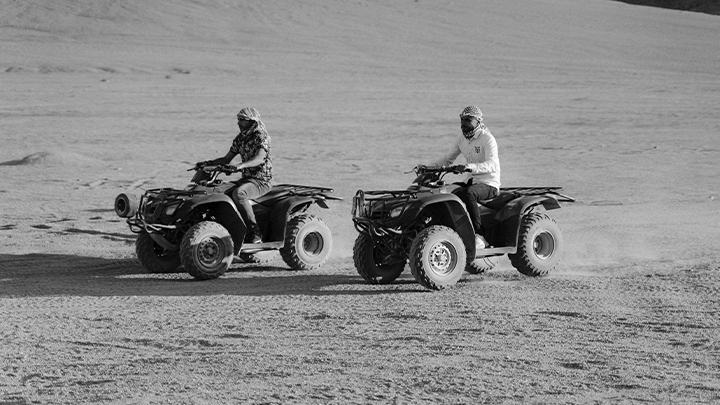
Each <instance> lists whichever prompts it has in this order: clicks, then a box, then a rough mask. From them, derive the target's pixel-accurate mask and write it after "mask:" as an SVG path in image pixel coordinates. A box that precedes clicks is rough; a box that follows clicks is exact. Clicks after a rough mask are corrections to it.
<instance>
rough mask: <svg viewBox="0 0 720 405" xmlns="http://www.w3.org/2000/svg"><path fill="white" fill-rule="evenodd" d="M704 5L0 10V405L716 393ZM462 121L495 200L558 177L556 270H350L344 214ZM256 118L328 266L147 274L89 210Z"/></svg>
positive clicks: (98, 211)
mask: <svg viewBox="0 0 720 405" xmlns="http://www.w3.org/2000/svg"><path fill="white" fill-rule="evenodd" d="M718 18H719V17H717V16H714V15H710V14H702V13H689V12H678V11H676V10H668V9H662V8H650V7H637V6H634V5H629V4H626V3H623V2H618V1H610V0H583V1H568V0H542V1H536V0H528V1H499V0H487V1H471V0H463V1H453V2H438V1H427V0H407V1H393V2H382V1H376V0H373V1H370V0H360V1H353V2H345V1H330V2H328V1H325V0H308V1H302V2H286V1H278V0H264V1H244V2H237V1H231V0H194V1H192V0H178V1H173V2H169V1H157V2H155V1H153V2H147V1H138V0H131V1H124V2H117V1H111V0H99V1H90V0H78V1H69V0H67V1H64V0H63V1H53V2H47V1H41V0H24V1H15V0H2V1H0V55H2V57H1V58H0V88H1V89H2V103H0V119H1V120H2V126H0V140H1V141H2V142H1V143H0V177H1V178H2V179H3V180H2V184H3V185H2V187H0V269H1V270H0V316H1V317H2V319H3V320H4V322H5V326H6V327H3V328H2V333H3V334H2V336H3V338H4V340H3V341H4V344H3V345H2V349H1V350H0V359H1V360H2V363H3V364H4V365H5V368H4V369H3V370H4V371H3V372H2V373H0V387H1V388H2V389H0V402H3V403H30V402H37V403H64V402H69V401H72V402H73V403H117V404H120V403H158V402H162V401H170V402H173V403H188V404H190V403H193V404H200V403H221V402H223V401H228V402H234V403H242V402H247V403H261V402H262V403H307V402H314V403H325V402H328V403H388V402H396V403H443V402H446V403H477V402H487V403H528V402H538V403H558V402H564V403H568V402H570V403H581V402H639V401H644V402H653V403H662V402H665V403H700V402H713V401H717V399H718V378H717V376H718V368H717V364H720V358H719V357H720V355H719V354H718V350H717V344H716V338H715V337H716V336H717V332H718V325H717V319H716V318H717V316H716V315H717V312H718V305H717V299H715V298H714V297H716V296H717V293H718V280H717V269H718V266H717V263H718V260H719V259H718V250H717V240H718V239H719V238H720V219H719V218H720V217H719V216H718V212H719V210H718V202H719V201H720V182H718V179H717V162H718V157H719V156H720V142H719V141H718V133H720V117H719V116H718V114H717V106H718V105H720V76H719V73H718V66H720V41H718V40H717V38H718V37H719V34H720V28H719V27H720V25H718V21H719V20H718ZM468 104H477V105H479V106H481V108H482V110H483V112H484V114H485V118H486V123H487V125H488V126H489V127H490V129H491V130H492V132H493V133H494V134H495V136H496V137H497V139H498V143H499V145H500V156H501V162H502V168H503V172H502V176H503V177H502V182H503V186H506V187H509V186H562V187H564V189H565V192H566V193H567V194H569V195H571V196H573V197H575V198H577V202H576V203H574V204H565V205H564V206H563V208H562V209H561V210H557V211H553V212H552V216H553V217H554V218H556V219H557V221H558V223H559V224H560V227H561V228H562V230H563V233H564V235H565V240H566V251H565V255H564V258H563V261H562V262H561V265H560V267H559V269H558V271H557V272H556V273H555V274H554V275H552V276H550V277H548V278H541V279H530V278H525V277H521V276H520V275H519V274H518V273H517V272H516V271H515V270H514V269H512V268H511V267H510V265H509V263H508V262H507V260H506V259H503V261H501V263H500V266H499V268H498V269H497V270H496V271H492V272H489V273H488V274H486V275H480V276H471V275H466V277H464V278H463V280H462V282H461V283H459V284H458V286H457V288H454V289H451V290H447V291H444V292H440V293H436V294H425V293H424V292H423V290H422V289H420V288H419V287H418V286H417V284H416V283H415V282H414V280H413V279H412V277H411V276H410V275H409V274H405V275H404V276H403V277H401V279H400V280H399V281H398V282H397V283H395V284H392V285H387V286H371V285H366V284H364V283H363V282H362V280H361V279H360V277H359V276H358V275H357V272H356V271H355V269H354V267H353V262H352V257H351V256H352V246H353V243H354V240H355V237H356V235H357V233H356V231H355V229H354V228H353V226H352V223H351V221H350V200H351V198H352V196H353V194H354V193H355V191H356V190H358V189H366V190H367V189H392V188H405V187H407V185H408V184H409V183H410V181H411V180H412V179H411V177H412V176H411V175H408V174H406V172H408V171H409V170H410V169H411V168H412V167H413V166H414V165H415V164H416V163H418V162H421V161H430V160H431V159H434V158H436V157H437V156H438V155H439V154H441V153H442V152H443V151H444V149H445V145H446V143H447V142H449V140H451V139H452V138H453V137H454V136H456V135H457V131H458V127H459V123H458V119H457V116H458V114H459V112H460V111H461V110H462V108H463V107H464V106H466V105H468ZM248 105H252V106H254V107H256V108H258V109H259V110H260V112H261V114H262V117H263V120H264V122H265V124H266V126H267V127H268V130H269V132H270V135H271V137H272V156H273V161H274V167H275V170H276V176H277V177H276V181H277V182H278V183H299V184H311V185H322V186H328V187H332V188H334V189H335V194H336V195H338V196H340V197H343V198H344V200H343V201H341V202H333V203H332V204H331V209H330V210H318V211H319V212H318V214H319V215H321V216H322V217H323V218H324V219H325V220H326V222H327V223H328V224H329V226H330V227H331V229H332V231H333V237H334V238H335V244H334V253H333V256H332V258H331V260H330V261H329V262H328V265H327V266H326V267H324V268H322V269H321V270H318V271H312V272H308V273H302V274H300V273H298V272H287V270H286V269H285V268H284V267H283V265H282V264H281V263H280V262H279V261H276V262H271V263H270V264H269V265H268V266H263V267H257V266H254V267H253V266H248V265H236V266H235V267H234V268H233V271H231V272H229V273H228V274H227V275H226V276H224V277H223V278H221V279H219V280H216V281H214V282H208V283H193V282H191V281H190V280H189V276H187V275H185V274H178V275H175V274H173V275H156V274H147V273H146V272H145V271H144V270H143V268H142V267H141V266H140V265H139V264H138V262H137V261H136V259H135V252H134V239H135V237H134V234H132V233H131V232H130V231H129V230H128V227H127V225H126V224H125V223H124V222H123V221H122V220H121V219H120V218H117V217H116V216H115V215H114V213H113V211H112V202H113V200H114V198H115V196H116V195H117V194H118V193H120V192H133V193H142V191H143V190H145V189H149V188H156V187H183V186H184V185H185V184H186V183H187V182H188V180H189V178H190V175H189V174H188V172H187V169H188V167H190V166H192V165H193V164H194V162H196V161H199V160H205V159H209V158H213V157H217V156H220V155H223V154H224V153H225V152H226V151H227V148H228V147H229V143H230V141H231V139H232V137H233V136H234V134H235V132H236V126H235V113H236V112H237V110H238V109H239V108H242V107H245V106H248Z"/></svg>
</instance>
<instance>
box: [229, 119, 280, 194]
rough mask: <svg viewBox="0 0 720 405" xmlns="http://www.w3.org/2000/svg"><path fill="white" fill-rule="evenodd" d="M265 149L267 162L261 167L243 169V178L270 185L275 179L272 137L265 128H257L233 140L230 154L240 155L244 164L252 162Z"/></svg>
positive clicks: (240, 134)
mask: <svg viewBox="0 0 720 405" xmlns="http://www.w3.org/2000/svg"><path fill="white" fill-rule="evenodd" d="M260 149H265V161H264V162H263V163H262V164H260V165H259V166H255V167H246V168H244V169H242V174H243V178H251V179H257V180H261V181H264V182H266V183H270V182H271V181H272V178H273V170H272V161H271V160H270V135H268V133H267V131H266V130H265V127H264V126H257V125H256V126H255V127H254V128H253V129H251V130H249V131H247V132H245V133H243V132H240V133H239V134H238V135H237V136H236V137H235V139H233V143H232V146H231V147H230V152H232V153H235V154H237V155H240V158H242V161H243V162H247V161H248V160H251V159H252V158H254V157H255V156H257V154H258V153H259V152H260Z"/></svg>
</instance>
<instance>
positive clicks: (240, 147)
mask: <svg viewBox="0 0 720 405" xmlns="http://www.w3.org/2000/svg"><path fill="white" fill-rule="evenodd" d="M237 119H238V127H239V128H240V133H239V134H238V135H237V136H236V137H235V139H233V142H232V146H231V147H230V150H229V151H228V153H227V154H226V155H225V156H223V157H220V158H217V159H213V160H207V161H204V162H198V163H197V164H196V167H198V168H200V167H203V166H214V165H226V164H229V163H230V162H231V161H232V160H233V159H234V158H235V157H236V156H237V155H240V158H241V160H242V162H241V163H240V164H239V165H237V168H238V169H239V170H240V171H241V172H242V175H243V177H242V178H241V179H239V180H237V181H234V183H235V184H237V185H238V187H237V188H236V189H235V190H233V192H232V195H231V197H232V199H233V201H234V202H235V205H236V206H237V209H238V211H239V212H240V215H241V216H242V218H243V220H244V221H245V224H246V225H247V233H246V234H245V242H246V243H262V239H261V235H260V228H259V227H258V224H257V221H256V220H255V214H254V213H253V210H252V205H251V204H250V200H252V199H254V198H258V197H260V196H262V195H264V194H266V193H267V192H268V191H270V189H271V187H272V186H271V182H272V178H273V170H272V161H271V160H270V135H268V133H267V130H266V129H265V124H263V123H262V121H260V113H259V112H258V110H256V109H254V108H252V107H247V108H243V109H242V110H240V112H239V113H238V115H237Z"/></svg>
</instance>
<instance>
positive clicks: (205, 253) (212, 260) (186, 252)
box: [180, 221, 233, 280]
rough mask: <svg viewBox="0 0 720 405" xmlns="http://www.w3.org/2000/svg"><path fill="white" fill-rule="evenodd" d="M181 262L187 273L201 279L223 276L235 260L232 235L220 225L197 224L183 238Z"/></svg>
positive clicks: (214, 223)
mask: <svg viewBox="0 0 720 405" xmlns="http://www.w3.org/2000/svg"><path fill="white" fill-rule="evenodd" d="M180 259H181V261H182V264H183V267H185V270H186V271H187V272H188V273H190V275H191V276H193V277H195V278H196V279H198V280H211V279H214V278H218V277H220V276H222V275H223V274H225V272H226V271H227V270H228V269H229V268H230V264H231V263H232V259H233V241H232V238H231V237H230V233H229V232H228V231H227V229H225V227H224V226H222V225H220V224H219V223H217V222H213V221H202V222H200V223H197V224H195V225H194V226H193V227H192V228H190V230H189V231H187V233H186V234H185V236H184V237H183V240H182V243H181V244H180Z"/></svg>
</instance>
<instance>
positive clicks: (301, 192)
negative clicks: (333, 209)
mask: <svg viewBox="0 0 720 405" xmlns="http://www.w3.org/2000/svg"><path fill="white" fill-rule="evenodd" d="M275 187H283V188H284V191H287V192H288V193H290V194H292V195H296V196H301V197H302V196H312V195H315V194H318V193H332V192H333V191H335V190H333V189H332V188H327V187H317V186H303V185H299V184H277V185H275ZM323 196H324V197H325V198H326V199H328V200H342V198H341V197H334V196H329V195H325V194H323Z"/></svg>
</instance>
